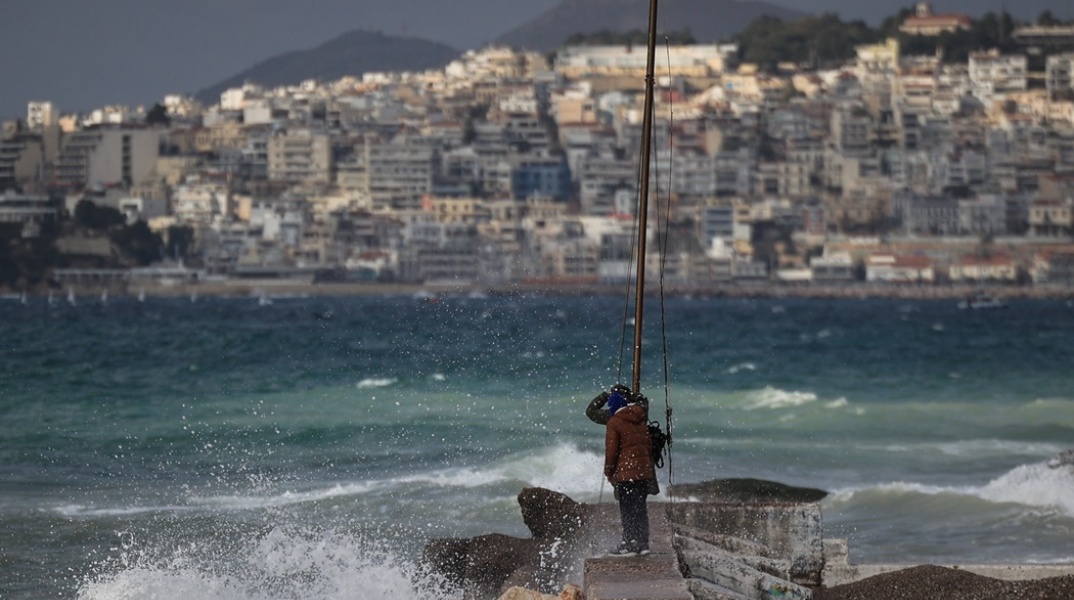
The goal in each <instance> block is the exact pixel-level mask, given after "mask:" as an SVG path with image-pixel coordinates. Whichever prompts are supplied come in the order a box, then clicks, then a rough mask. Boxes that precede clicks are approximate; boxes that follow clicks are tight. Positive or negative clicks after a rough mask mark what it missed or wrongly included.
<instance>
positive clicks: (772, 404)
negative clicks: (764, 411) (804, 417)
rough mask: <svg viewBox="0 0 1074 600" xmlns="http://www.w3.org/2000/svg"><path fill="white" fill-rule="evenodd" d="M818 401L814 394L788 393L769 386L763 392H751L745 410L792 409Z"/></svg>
mask: <svg viewBox="0 0 1074 600" xmlns="http://www.w3.org/2000/svg"><path fill="white" fill-rule="evenodd" d="M816 401H817V395H816V394H814V393H812V392H798V391H787V390H781V389H779V388H774V387H772V386H767V387H765V388H764V389H762V390H756V391H753V392H750V393H749V394H748V395H747V401H746V404H745V406H744V408H745V409H746V410H757V409H761V408H769V409H777V408H792V407H796V406H803V405H806V404H810V403H812V402H816Z"/></svg>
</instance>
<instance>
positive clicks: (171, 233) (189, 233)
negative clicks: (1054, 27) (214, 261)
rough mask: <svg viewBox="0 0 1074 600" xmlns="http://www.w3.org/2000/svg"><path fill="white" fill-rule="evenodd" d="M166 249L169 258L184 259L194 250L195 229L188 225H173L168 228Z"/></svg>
mask: <svg viewBox="0 0 1074 600" xmlns="http://www.w3.org/2000/svg"><path fill="white" fill-rule="evenodd" d="M166 239H167V242H166V245H165V247H164V253H165V256H167V257H168V258H184V257H186V256H188V255H189V254H190V253H191V251H192V250H193V249H194V229H193V228H192V227H190V226H188V225H173V226H171V227H169V228H168V233H167V235H166Z"/></svg>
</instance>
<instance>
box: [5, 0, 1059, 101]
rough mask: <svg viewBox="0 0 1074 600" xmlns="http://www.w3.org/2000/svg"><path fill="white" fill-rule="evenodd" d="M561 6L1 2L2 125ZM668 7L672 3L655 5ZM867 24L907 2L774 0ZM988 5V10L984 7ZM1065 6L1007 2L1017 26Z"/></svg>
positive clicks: (976, 9) (478, 1)
mask: <svg viewBox="0 0 1074 600" xmlns="http://www.w3.org/2000/svg"><path fill="white" fill-rule="evenodd" d="M559 1H560V0H301V1H300V0H0V47H2V49H3V50H2V52H0V120H4V119H10V118H13V117H24V116H25V111H26V102H27V101H29V100H51V101H52V102H53V103H55V104H56V105H57V107H58V108H59V109H60V110H61V111H62V112H73V111H81V110H88V109H91V108H95V107H98V106H102V105H104V104H108V103H117V104H130V105H137V104H152V103H153V102H157V101H159V100H161V99H162V98H163V97H164V95H165V94H169V93H184V94H192V93H194V92H196V91H198V90H200V89H201V88H204V87H207V86H209V85H211V84H213V83H216V82H218V81H220V80H222V79H224V78H226V77H229V76H231V75H234V74H235V73H237V72H239V71H241V70H243V69H245V68H247V67H249V66H252V65H253V64H255V63H257V62H260V61H262V60H264V59H267V58H270V57H272V56H275V55H277V54H281V53H284V52H287V51H291V50H296V49H302V48H310V47H313V46H317V45H319V44H321V43H323V42H326V41H328V40H329V39H331V38H333V37H335V36H337V35H339V34H342V33H345V32H347V31H351V30H355V29H363V30H369V31H382V32H384V33H386V34H396V35H408V36H414V37H421V38H425V39H430V40H434V41H438V42H444V43H447V44H449V45H451V46H454V47H456V48H458V49H460V50H464V49H467V48H473V47H480V46H481V45H483V44H484V43H485V42H487V41H488V40H490V39H493V38H495V37H497V36H498V35H500V34H502V33H504V32H506V31H508V30H510V29H512V28H513V27H515V26H517V25H520V24H522V23H524V22H526V21H528V20H529V19H532V18H533V17H535V16H537V15H539V14H540V13H542V12H544V11H545V10H547V9H549V8H551V7H552V6H554V5H556V4H558V3H559ZM663 1H664V2H673V1H674V0H663ZM774 3H777V4H783V5H785V6H788V7H791V8H795V9H798V10H803V11H806V10H812V11H817V12H820V11H836V12H840V14H842V15H843V16H844V17H846V18H863V19H866V20H868V21H870V22H876V21H878V20H879V19H880V18H882V17H884V16H886V15H888V14H891V13H893V12H895V11H896V10H898V8H899V7H901V6H905V5H909V4H911V3H912V1H907V2H891V1H884V0H800V1H797V2H796V1H795V0H777V1H776V2H774ZM991 4H995V6H991ZM1068 4H1071V5H1074V3H1070V2H1069V0H1019V2H1017V3H1014V2H1009V3H1007V8H1008V9H1009V10H1011V11H1012V12H1015V14H1016V15H1018V16H1025V17H1029V16H1036V15H1037V14H1038V13H1039V12H1040V10H1042V9H1043V8H1044V7H1047V6H1052V7H1053V8H1052V10H1053V12H1055V13H1056V14H1057V15H1060V16H1074V8H1071V7H1069V6H1067V5H1068ZM934 5H935V6H936V9H937V11H938V12H942V11H954V10H959V11H965V12H968V13H970V14H980V13H982V12H985V11H989V10H992V11H999V10H1001V8H1002V6H1003V3H1000V2H994V3H993V2H987V1H986V2H983V3H982V2H980V1H979V0H946V1H945V0H934Z"/></svg>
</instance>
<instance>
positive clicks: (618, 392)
mask: <svg viewBox="0 0 1074 600" xmlns="http://www.w3.org/2000/svg"><path fill="white" fill-rule="evenodd" d="M623 387H624V386H617V387H616V388H613V389H612V392H611V394H609V396H608V399H607V403H606V404H607V408H608V413H609V417H608V425H607V428H606V429H605V434H604V476H605V477H607V478H608V481H609V482H610V483H611V484H612V486H613V487H615V496H616V498H618V500H619V516H620V519H621V520H622V524H623V541H622V543H621V544H619V546H618V547H617V548H615V549H614V550H612V552H611V554H612V555H613V556H637V555H639V554H640V555H645V554H649V507H648V505H647V504H646V502H645V501H646V498H647V497H648V495H649V489H650V485H651V484H652V482H653V481H654V480H655V479H656V469H655V468H654V465H653V459H652V440H651V439H650V437H649V430H648V428H647V427H646V425H647V424H648V412H647V410H646V407H645V406H643V405H642V403H641V402H640V401H638V400H637V397H636V396H635V394H634V393H633V392H631V391H630V390H629V389H618V388H623Z"/></svg>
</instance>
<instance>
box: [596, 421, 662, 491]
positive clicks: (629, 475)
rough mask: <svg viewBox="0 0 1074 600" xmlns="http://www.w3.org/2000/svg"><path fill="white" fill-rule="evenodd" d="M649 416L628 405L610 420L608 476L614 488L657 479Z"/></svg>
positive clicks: (606, 451)
mask: <svg viewBox="0 0 1074 600" xmlns="http://www.w3.org/2000/svg"><path fill="white" fill-rule="evenodd" d="M646 416H647V415H646V411H645V408H644V407H642V406H641V405H640V404H628V405H627V406H625V407H623V408H621V409H619V411H617V412H616V413H615V414H614V415H612V417H611V418H610V419H609V420H608V427H607V429H606V430H605V434H604V476H605V477H607V478H608V481H610V482H612V483H613V484H614V483H622V482H624V481H645V480H649V479H656V470H655V469H654V468H653V459H652V440H651V439H650V438H649V430H648V429H647V428H646V424H647V423H646Z"/></svg>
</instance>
